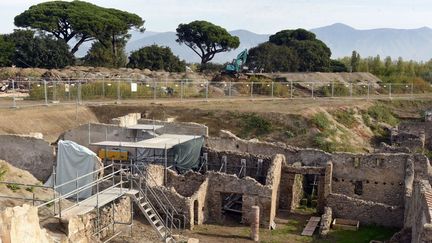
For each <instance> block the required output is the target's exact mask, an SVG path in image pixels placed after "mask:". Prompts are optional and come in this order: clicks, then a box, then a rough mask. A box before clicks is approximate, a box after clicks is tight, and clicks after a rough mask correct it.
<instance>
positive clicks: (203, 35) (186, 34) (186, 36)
mask: <svg viewBox="0 0 432 243" xmlns="http://www.w3.org/2000/svg"><path fill="white" fill-rule="evenodd" d="M177 42H178V43H180V44H185V45H186V46H188V47H189V48H191V49H192V50H193V51H194V52H195V53H196V54H197V55H198V56H199V57H200V58H201V64H205V63H207V62H209V61H211V60H212V59H213V58H214V56H215V55H216V54H217V53H220V52H226V51H230V50H232V49H236V48H237V47H238V46H239V45H240V39H239V38H238V37H237V36H232V35H231V34H230V33H228V31H227V30H226V29H224V28H222V27H220V26H217V25H214V24H212V23H210V22H207V21H193V22H191V23H189V24H180V25H179V26H178V28H177Z"/></svg>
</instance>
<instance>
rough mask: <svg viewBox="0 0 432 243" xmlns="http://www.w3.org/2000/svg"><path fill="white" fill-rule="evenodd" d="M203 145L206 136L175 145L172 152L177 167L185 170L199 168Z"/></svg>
mask: <svg viewBox="0 0 432 243" xmlns="http://www.w3.org/2000/svg"><path fill="white" fill-rule="evenodd" d="M203 145H204V137H198V138H195V139H192V140H190V141H187V142H184V143H181V144H178V145H176V146H174V148H172V150H173V151H172V153H173V155H174V161H175V165H176V167H177V169H178V170H180V171H182V170H183V171H184V170H189V169H195V168H198V166H199V162H200V161H199V157H200V155H201V148H202V146H203Z"/></svg>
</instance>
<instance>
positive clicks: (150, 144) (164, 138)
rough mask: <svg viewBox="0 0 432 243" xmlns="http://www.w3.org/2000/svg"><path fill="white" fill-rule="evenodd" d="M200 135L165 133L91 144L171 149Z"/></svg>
mask: <svg viewBox="0 0 432 243" xmlns="http://www.w3.org/2000/svg"><path fill="white" fill-rule="evenodd" d="M198 137H199V136H190V135H178V134H163V135H160V136H158V137H154V138H150V139H146V140H143V141H139V142H119V141H102V142H98V143H92V144H91V145H95V146H102V147H104V146H105V147H123V148H149V149H171V148H172V147H174V146H175V145H177V144H181V143H184V142H187V141H190V140H193V139H195V138H198Z"/></svg>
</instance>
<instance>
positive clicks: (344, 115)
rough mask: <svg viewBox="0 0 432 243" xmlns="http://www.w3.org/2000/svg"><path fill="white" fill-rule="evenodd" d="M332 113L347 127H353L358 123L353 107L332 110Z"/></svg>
mask: <svg viewBox="0 0 432 243" xmlns="http://www.w3.org/2000/svg"><path fill="white" fill-rule="evenodd" d="M332 115H333V116H334V117H335V119H336V121H337V122H339V123H341V124H343V125H344V126H345V127H347V128H353V127H355V126H356V125H357V124H358V122H357V120H356V118H355V117H354V115H355V112H354V110H353V109H348V110H336V111H333V112H332Z"/></svg>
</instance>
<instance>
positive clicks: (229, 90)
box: [228, 81, 232, 98]
mask: <svg viewBox="0 0 432 243" xmlns="http://www.w3.org/2000/svg"><path fill="white" fill-rule="evenodd" d="M231 92H232V82H231V81H230V82H229V87H228V96H229V98H231Z"/></svg>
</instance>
